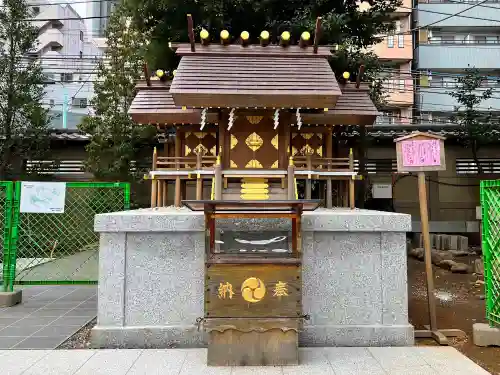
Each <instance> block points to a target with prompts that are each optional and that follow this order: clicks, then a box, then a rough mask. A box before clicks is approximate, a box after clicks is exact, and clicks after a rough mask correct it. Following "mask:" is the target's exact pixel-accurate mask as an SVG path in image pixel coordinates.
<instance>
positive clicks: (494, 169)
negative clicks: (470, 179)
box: [455, 158, 500, 175]
mask: <svg viewBox="0 0 500 375" xmlns="http://www.w3.org/2000/svg"><path fill="white" fill-rule="evenodd" d="M478 161H479V165H480V166H481V168H482V169H483V173H484V174H499V173H500V159H496V158H481V159H479V160H478ZM455 169H456V172H457V175H470V174H478V173H479V172H478V169H477V165H476V162H475V161H474V159H467V158H460V159H458V158H457V159H456V161H455Z"/></svg>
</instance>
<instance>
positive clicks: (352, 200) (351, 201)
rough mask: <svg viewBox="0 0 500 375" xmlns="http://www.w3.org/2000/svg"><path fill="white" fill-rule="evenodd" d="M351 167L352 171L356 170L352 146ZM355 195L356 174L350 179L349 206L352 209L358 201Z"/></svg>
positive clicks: (350, 152)
mask: <svg viewBox="0 0 500 375" xmlns="http://www.w3.org/2000/svg"><path fill="white" fill-rule="evenodd" d="M349 169H350V170H351V171H354V154H353V153H352V148H351V149H350V150H349ZM355 199H356V198H355V195H354V176H351V178H350V179H349V207H350V208H351V210H354V208H355V207H356V201H355Z"/></svg>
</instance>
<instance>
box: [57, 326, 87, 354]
mask: <svg viewBox="0 0 500 375" xmlns="http://www.w3.org/2000/svg"><path fill="white" fill-rule="evenodd" d="M95 324H96V319H93V320H92V321H90V322H89V323H87V324H86V325H84V326H83V327H82V328H80V330H79V331H78V332H77V333H75V334H74V335H73V336H71V337H70V338H69V339H67V340H66V341H65V342H63V343H62V344H61V345H59V346H58V347H57V349H88V348H90V331H91V330H92V328H93V327H94V326H95Z"/></svg>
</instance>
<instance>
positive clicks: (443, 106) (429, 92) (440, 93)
mask: <svg viewBox="0 0 500 375" xmlns="http://www.w3.org/2000/svg"><path fill="white" fill-rule="evenodd" d="M453 90H454V88H443V87H420V88H419V89H418V94H417V97H418V98H419V101H420V104H419V108H420V111H422V112H452V111H454V108H455V107H456V106H458V103H457V101H456V100H455V98H453V97H451V95H449V94H448V92H450V91H453ZM479 93H480V92H479V91H478V95H479ZM489 108H491V110H492V111H496V112H497V111H500V96H499V95H498V94H495V93H494V94H493V98H491V99H488V100H485V101H483V102H482V103H481V104H480V105H479V107H478V109H480V110H481V109H482V110H485V111H487V110H488V109H489Z"/></svg>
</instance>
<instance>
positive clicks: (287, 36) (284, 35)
mask: <svg viewBox="0 0 500 375" xmlns="http://www.w3.org/2000/svg"><path fill="white" fill-rule="evenodd" d="M281 39H283V40H290V32H289V31H283V32H282V33H281Z"/></svg>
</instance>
